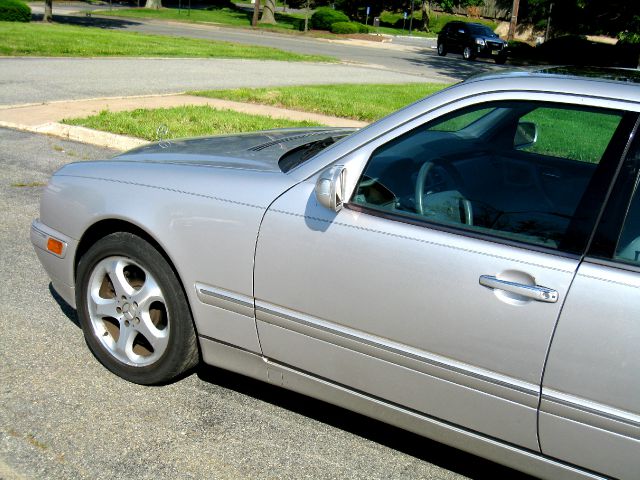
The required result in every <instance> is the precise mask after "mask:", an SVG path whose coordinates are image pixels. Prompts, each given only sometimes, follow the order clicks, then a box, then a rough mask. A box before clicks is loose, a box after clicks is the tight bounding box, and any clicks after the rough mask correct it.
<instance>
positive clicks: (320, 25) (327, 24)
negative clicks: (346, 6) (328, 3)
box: [311, 7, 349, 30]
mask: <svg viewBox="0 0 640 480" xmlns="http://www.w3.org/2000/svg"><path fill="white" fill-rule="evenodd" d="M338 22H345V23H348V22H349V17H347V15H346V14H345V13H344V12H341V11H340V10H334V9H333V8H330V7H320V8H318V9H317V10H316V11H315V13H314V14H313V15H312V16H311V28H313V29H314V30H331V25H333V24H334V23H338Z"/></svg>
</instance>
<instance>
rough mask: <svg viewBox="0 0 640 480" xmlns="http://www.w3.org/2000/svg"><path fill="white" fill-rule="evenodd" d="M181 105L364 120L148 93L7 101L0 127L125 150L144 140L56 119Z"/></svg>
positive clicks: (340, 121)
mask: <svg viewBox="0 0 640 480" xmlns="http://www.w3.org/2000/svg"><path fill="white" fill-rule="evenodd" d="M184 105H209V106H211V107H213V108H216V109H219V110H234V111H236V112H242V113H248V114H253V115H265V116H270V117H272V118H280V119H288V120H308V121H313V122H317V123H320V124H322V125H327V126H330V127H363V126H365V125H367V123H366V122H359V121H356V120H349V119H344V118H338V117H330V116H327V115H320V114H316V113H309V112H300V111H297V110H288V109H284V108H277V107H270V106H266V105H257V104H252V103H240V102H232V101H229V100H219V99H214V98H205V97H196V96H192V95H182V94H170V95H148V96H134V97H115V98H94V99H86V100H71V101H60V102H50V103H40V104H27V105H10V106H2V107H0V127H7V128H13V129H17V130H23V131H27V132H33V133H40V134H46V135H52V136H56V137H62V138H65V139H69V140H75V141H78V142H82V143H89V144H92V145H97V146H101V147H109V148H113V149H116V150H129V149H131V148H135V147H138V146H140V145H144V144H146V143H148V142H147V141H146V140H141V139H139V138H133V137H127V136H124V135H116V134H113V133H107V132H101V131H98V130H92V129H89V128H85V127H76V126H71V125H64V124H62V123H60V122H61V121H62V120H63V119H65V118H78V117H87V116H90V115H96V114H98V113H100V112H101V111H102V110H109V111H111V112H121V111H126V110H135V109H138V108H171V107H178V106H184Z"/></svg>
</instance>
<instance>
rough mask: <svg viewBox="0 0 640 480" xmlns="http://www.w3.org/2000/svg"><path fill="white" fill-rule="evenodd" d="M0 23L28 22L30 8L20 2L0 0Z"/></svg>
mask: <svg viewBox="0 0 640 480" xmlns="http://www.w3.org/2000/svg"><path fill="white" fill-rule="evenodd" d="M0 21H1V22H30V21H31V8H29V5H27V4H26V3H24V2H21V1H20V0H0Z"/></svg>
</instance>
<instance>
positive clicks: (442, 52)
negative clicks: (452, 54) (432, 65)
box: [438, 43, 447, 57]
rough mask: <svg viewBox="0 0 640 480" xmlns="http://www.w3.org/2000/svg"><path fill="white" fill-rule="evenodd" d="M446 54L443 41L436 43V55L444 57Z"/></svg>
mask: <svg viewBox="0 0 640 480" xmlns="http://www.w3.org/2000/svg"><path fill="white" fill-rule="evenodd" d="M446 54H447V47H445V45H444V43H439V44H438V55H440V56H441V57H444V56H445V55H446Z"/></svg>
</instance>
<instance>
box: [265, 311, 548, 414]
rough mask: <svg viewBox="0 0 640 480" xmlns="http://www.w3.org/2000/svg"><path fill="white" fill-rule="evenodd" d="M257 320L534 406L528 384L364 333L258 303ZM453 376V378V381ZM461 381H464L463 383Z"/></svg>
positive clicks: (533, 391)
mask: <svg viewBox="0 0 640 480" xmlns="http://www.w3.org/2000/svg"><path fill="white" fill-rule="evenodd" d="M256 318H257V319H258V320H260V321H263V322H265V323H269V324H272V325H275V326H278V327H282V328H286V329H288V330H291V331H294V332H297V333H301V334H304V335H310V336H312V337H315V338H317V339H320V340H325V341H329V342H330V343H335V344H336V345H338V346H341V347H345V348H348V349H352V350H354V351H357V352H360V353H364V354H371V353H372V352H371V348H375V349H376V352H375V356H378V357H380V358H385V357H386V358H385V359H387V360H389V361H391V362H393V363H396V364H399V365H401V366H404V367H406V368H411V369H417V370H418V371H422V372H423V373H427V374H430V375H434V376H437V377H440V378H442V379H443V380H449V381H455V382H457V383H461V384H463V385H465V386H468V387H470V388H474V389H478V388H479V387H480V388H479V389H480V390H483V391H486V392H487V393H491V394H493V395H498V396H503V397H506V398H509V399H510V400H514V401H518V402H519V403H523V404H525V405H527V406H530V407H536V406H537V398H538V395H539V388H538V387H537V385H534V384H531V383H528V382H523V381H521V380H518V379H515V378H511V377H507V376H505V375H500V374H498V373H495V372H490V371H486V370H483V369H480V368H475V367H473V366H471V365H467V364H465V363H462V362H456V361H455V360H452V359H449V358H445V357H441V356H438V355H432V354H427V353H426V352H423V351H420V350H418V349H416V348H413V347H410V346H408V345H402V344H399V343H397V342H393V341H390V340H387V339H384V338H380V337H377V336H374V335H369V334H367V333H365V332H358V331H354V330H353V329H350V328H346V327H343V326H340V325H336V324H333V323H331V322H327V321H324V320H320V319H315V318H311V317H309V316H308V315H302V314H300V313H298V312H294V311H292V310H288V309H285V308H282V307H277V306H275V305H270V304H268V303H266V302H261V301H259V300H256ZM324 334H330V335H331V337H330V338H327V336H326V335H324ZM385 354H387V355H385ZM403 359H404V360H403ZM416 361H417V362H419V363H420V364H422V367H420V366H417V365H416ZM452 375H454V376H455V379H454V378H453V377H452ZM464 377H466V380H465V379H464ZM478 380H479V381H480V383H479V382H478ZM483 383H484V385H483ZM492 386H493V387H496V386H497V387H501V389H500V390H499V391H496V389H495V388H492ZM504 388H506V389H509V390H512V391H513V392H517V393H518V395H516V396H513V395H510V394H506V393H505V391H504V390H503V389H504ZM521 394H525V395H526V396H529V397H530V399H529V400H528V401H527V400H524V401H523V397H522V395H521Z"/></svg>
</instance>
